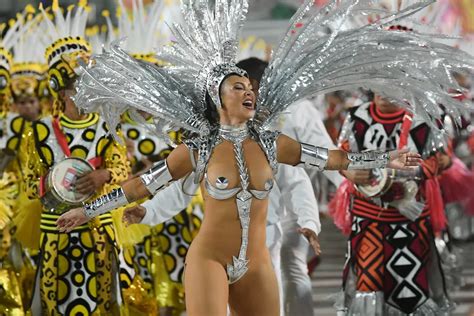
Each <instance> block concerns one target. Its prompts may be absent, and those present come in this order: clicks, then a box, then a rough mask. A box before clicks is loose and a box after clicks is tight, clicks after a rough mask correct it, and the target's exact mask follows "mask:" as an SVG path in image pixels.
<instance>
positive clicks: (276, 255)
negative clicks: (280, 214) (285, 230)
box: [266, 223, 285, 316]
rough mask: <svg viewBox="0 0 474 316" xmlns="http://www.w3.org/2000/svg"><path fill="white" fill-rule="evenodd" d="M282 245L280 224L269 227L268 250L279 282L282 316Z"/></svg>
mask: <svg viewBox="0 0 474 316" xmlns="http://www.w3.org/2000/svg"><path fill="white" fill-rule="evenodd" d="M281 243H282V229H281V225H280V223H276V224H273V225H267V239H266V244H267V248H268V250H269V251H270V257H271V258H272V264H273V269H275V274H276V278H277V281H278V291H279V295H280V315H281V316H284V315H285V314H284V313H283V287H282V282H281V256H280V251H281Z"/></svg>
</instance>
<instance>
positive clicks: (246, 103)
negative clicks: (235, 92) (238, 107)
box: [242, 100, 255, 110]
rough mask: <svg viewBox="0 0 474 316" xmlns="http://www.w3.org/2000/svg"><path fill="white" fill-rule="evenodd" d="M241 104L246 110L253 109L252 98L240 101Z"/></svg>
mask: <svg viewBox="0 0 474 316" xmlns="http://www.w3.org/2000/svg"><path fill="white" fill-rule="evenodd" d="M242 105H243V106H244V107H245V108H246V109H247V110H254V109H255V107H254V105H253V101H252V100H245V101H244V103H242Z"/></svg>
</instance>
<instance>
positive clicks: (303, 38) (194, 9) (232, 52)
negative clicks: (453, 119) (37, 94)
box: [76, 0, 474, 135]
mask: <svg viewBox="0 0 474 316" xmlns="http://www.w3.org/2000/svg"><path fill="white" fill-rule="evenodd" d="M371 2H372V1H370V0H332V1H329V3H328V4H327V5H325V6H324V7H322V8H319V7H317V6H316V5H315V4H314V1H313V0H306V1H305V3H304V4H303V5H302V7H301V8H300V9H299V10H298V12H297V13H296V14H295V15H294V17H293V18H292V20H291V21H290V26H289V28H288V30H287V32H286V35H285V36H284V38H283V39H282V41H281V42H280V44H279V46H277V48H276V49H275V51H274V54H273V58H272V59H271V61H270V64H269V67H268V68H267V70H266V72H265V74H264V77H263V78H262V81H261V83H260V91H259V98H258V101H257V116H256V120H255V121H256V123H257V124H260V125H261V126H262V127H263V128H267V127H269V126H270V125H271V123H272V121H273V120H274V119H275V118H276V117H278V115H279V114H280V113H282V112H283V111H284V110H285V109H286V108H287V107H288V106H289V105H290V104H292V103H294V102H296V101H298V100H299V99H302V98H307V97H309V96H313V95H316V94H323V93H328V92H331V91H335V90H342V89H348V90H350V89H354V88H359V87H363V88H366V89H372V90H374V91H375V92H377V93H379V94H382V95H383V96H385V97H387V98H389V99H391V100H394V101H397V102H398V103H399V104H401V105H403V106H405V107H407V108H408V109H409V110H411V111H412V112H415V113H417V114H418V115H421V116H423V117H425V118H427V119H431V118H433V117H435V118H436V117H439V115H440V111H439V104H443V105H444V106H445V107H446V108H447V109H448V111H449V112H451V113H456V111H457V109H458V108H459V107H462V106H463V105H462V104H461V103H460V102H459V101H457V100H455V99H453V98H451V96H450V95H449V93H448V91H449V90H450V89H457V90H461V89H462V88H461V87H459V86H458V84H457V83H456V82H455V81H454V80H453V79H452V78H451V75H450V73H451V72H452V71H456V70H457V69H466V68H467V69H474V58H473V57H472V56H470V55H468V54H466V53H463V52H462V51H459V50H457V49H455V48H452V47H450V46H448V45H444V44H441V43H437V42H436V41H434V40H433V38H432V35H427V34H423V33H417V32H401V31H388V30H386V29H387V26H388V25H391V24H393V23H395V22H397V21H398V20H400V19H403V18H406V17H408V16H410V15H412V14H415V13H416V12H418V11H419V10H421V9H422V8H423V7H425V6H426V5H429V4H430V3H432V2H433V1H431V0H425V1H420V2H418V3H416V4H414V5H412V6H410V7H408V8H406V9H405V10H402V11H400V12H397V13H390V14H387V15H386V16H383V17H381V18H380V19H379V20H377V21H375V22H373V23H367V24H366V25H363V26H359V27H353V28H349V29H345V30H343V25H344V24H345V23H344V22H345V20H346V19H347V18H348V17H349V16H351V15H354V14H358V13H360V12H364V13H365V12H367V10H366V9H367V8H369V7H370V6H369V4H370V3H371ZM247 6H248V4H247V1H246V0H232V1H231V0H215V4H214V7H213V8H211V7H210V6H209V3H208V0H183V1H182V7H181V9H182V13H183V20H182V22H181V23H178V24H174V25H173V26H172V27H171V29H172V31H173V34H174V37H175V42H174V44H173V45H172V46H170V47H166V48H164V49H163V50H162V51H161V52H160V53H159V54H158V57H159V58H160V59H161V60H163V61H165V62H167V63H169V66H166V67H163V68H157V67H153V66H151V65H147V64H145V63H140V62H137V61H135V60H133V59H132V58H130V57H129V56H128V55H127V54H126V53H124V51H123V50H122V49H121V48H120V47H119V46H118V45H112V48H111V50H110V51H108V52H105V53H104V54H101V55H99V56H96V57H95V59H94V62H93V63H91V64H90V65H89V66H88V67H87V68H86V69H85V71H84V74H83V75H82V76H81V79H80V81H79V85H78V93H77V97H76V103H77V104H78V106H79V107H82V108H84V109H85V110H87V111H96V110H100V111H101V112H102V113H103V114H104V115H105V117H106V119H107V120H109V121H113V120H114V118H116V117H117V116H118V115H120V113H122V112H123V111H125V110H127V109H129V108H135V109H139V110H142V111H146V112H147V113H150V114H152V115H154V116H155V117H158V118H162V119H164V120H166V121H168V122H171V123H174V124H177V125H179V126H181V127H183V128H185V129H187V130H191V131H195V132H199V133H200V134H201V135H205V134H206V133H207V132H208V131H209V128H210V124H209V121H207V120H206V119H205V117H204V112H205V109H206V107H205V103H204V97H205V94H206V93H209V95H210V96H211V98H212V99H213V101H214V102H215V103H216V104H217V105H219V104H220V99H219V91H218V90H219V89H218V86H219V84H220V82H221V81H222V79H223V78H225V76H227V75H228V74H232V73H237V74H240V75H244V74H243V73H241V72H240V70H239V69H238V68H236V67H235V66H234V62H235V57H236V53H237V47H238V41H237V40H238V38H239V33H240V30H241V28H242V25H243V23H244V20H245V15H246V12H247ZM328 27H331V28H332V29H333V32H332V33H331V34H330V35H327V33H325V32H324V31H323V30H325V29H327V28H328ZM116 121H118V120H116Z"/></svg>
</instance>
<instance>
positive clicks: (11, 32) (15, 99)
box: [0, 8, 44, 315]
mask: <svg viewBox="0 0 474 316" xmlns="http://www.w3.org/2000/svg"><path fill="white" fill-rule="evenodd" d="M29 17H31V12H30V10H29V9H28V8H27V9H26V10H25V11H24V12H23V13H22V14H18V15H17V19H16V20H11V21H10V22H9V27H8V31H7V32H6V33H5V37H4V38H3V41H2V42H3V45H4V47H3V48H0V106H1V111H0V124H1V128H0V129H1V132H0V149H1V152H2V154H1V167H0V173H1V176H0V240H1V247H2V249H1V250H0V265H1V266H2V267H0V275H2V276H3V278H2V276H0V287H2V288H6V289H7V290H5V291H3V293H0V314H2V315H3V314H7V315H22V314H23V310H24V309H26V307H27V306H28V304H29V300H30V298H31V288H32V280H33V278H34V264H33V260H32V259H31V258H30V256H29V254H28V252H25V251H23V250H22V249H21V247H20V245H19V244H18V243H17V242H16V239H15V238H13V237H16V235H14V236H12V233H14V232H15V230H16V225H15V224H16V223H14V222H13V221H12V220H13V219H14V217H15V216H18V214H19V211H20V210H22V209H28V210H29V211H33V209H34V205H31V204H29V203H25V202H26V198H25V194H24V185H23V181H22V170H23V167H24V166H25V162H26V155H27V152H26V150H25V141H24V136H25V133H26V132H27V130H28V129H29V128H30V124H31V121H33V120H36V119H38V118H39V103H38V98H37V91H38V90H37V87H38V80H40V78H41V77H42V76H43V72H44V67H42V66H41V65H39V64H38V63H36V62H37V61H38V59H37V56H35V53H36V52H37V51H35V49H34V48H36V47H34V46H36V45H33V46H32V44H33V42H32V41H31V40H32V38H33V37H34V34H30V33H28V32H26V29H27V24H28V23H29ZM3 27H4V26H2V27H0V28H1V29H2V30H3ZM32 35H33V36H32ZM38 46H39V45H38ZM9 50H11V51H12V52H13V55H14V56H12V55H11V54H10V52H9ZM40 59H41V58H40ZM15 111H16V112H15Z"/></svg>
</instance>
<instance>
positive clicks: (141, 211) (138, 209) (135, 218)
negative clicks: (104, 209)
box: [123, 205, 146, 226]
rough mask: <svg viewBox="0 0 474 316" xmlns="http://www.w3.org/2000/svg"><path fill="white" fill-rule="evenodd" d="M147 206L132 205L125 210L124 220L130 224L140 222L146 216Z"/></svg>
mask: <svg viewBox="0 0 474 316" xmlns="http://www.w3.org/2000/svg"><path fill="white" fill-rule="evenodd" d="M145 213H146V208H144V207H143V206H141V205H137V206H132V207H129V208H127V209H125V211H124V212H123V222H124V223H125V224H126V225H127V226H128V225H131V224H138V223H140V222H141V221H142V219H143V217H144V216H145Z"/></svg>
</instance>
